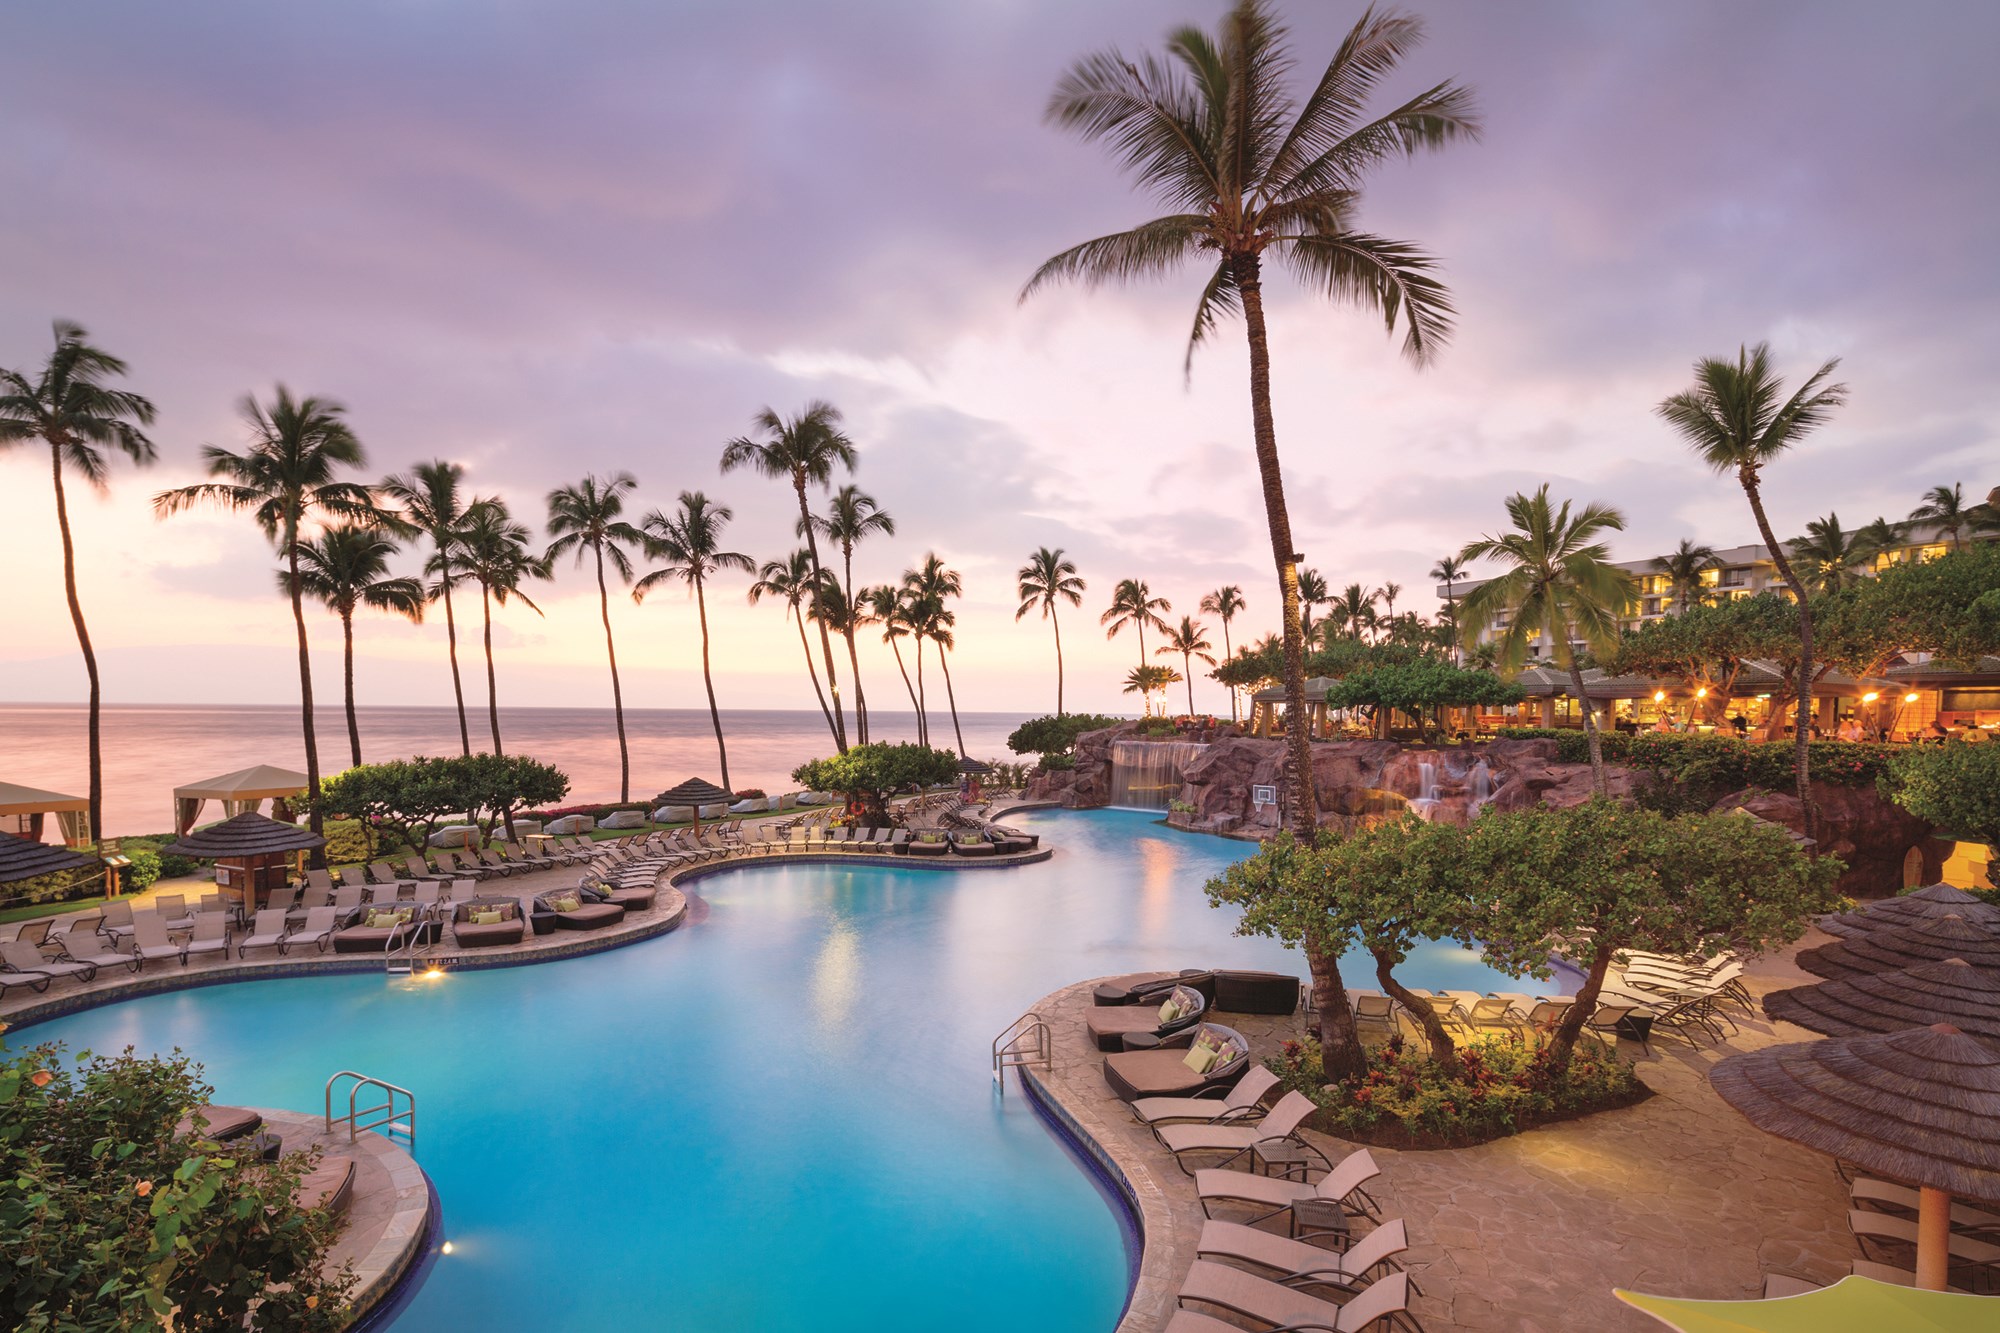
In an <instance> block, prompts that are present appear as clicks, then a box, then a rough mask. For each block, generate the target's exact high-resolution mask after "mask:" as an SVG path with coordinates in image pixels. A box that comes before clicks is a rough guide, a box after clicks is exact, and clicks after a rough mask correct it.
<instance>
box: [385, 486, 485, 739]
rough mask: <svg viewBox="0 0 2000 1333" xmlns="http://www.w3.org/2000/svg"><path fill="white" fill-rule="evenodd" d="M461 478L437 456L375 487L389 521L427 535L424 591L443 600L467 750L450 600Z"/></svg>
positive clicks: (461, 519)
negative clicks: (428, 547)
mask: <svg viewBox="0 0 2000 1333" xmlns="http://www.w3.org/2000/svg"><path fill="white" fill-rule="evenodd" d="M464 480H465V469H464V468H463V467H461V466H460V465H458V464H457V463H448V462H446V461H445V460H444V459H442V458H439V459H434V460H433V461H431V462H429V463H419V464H417V465H416V466H415V467H413V468H411V469H410V470H409V471H408V472H403V473H398V474H397V475H395V476H393V477H385V478H383V480H382V483H381V485H380V486H378V487H377V488H376V489H377V491H378V492H379V494H380V495H381V497H382V499H383V500H384V501H386V502H387V503H388V504H390V505H392V506H394V508H393V509H391V510H389V511H387V514H386V516H387V518H388V519H389V521H390V522H392V523H393V524H394V526H396V527H397V528H398V529H399V530H401V531H404V532H408V533H410V534H412V535H415V534H418V533H421V534H422V535H423V536H425V537H428V538H430V542H431V554H430V556H429V557H428V558H427V560H426V561H425V564H424V572H425V573H426V574H431V575H435V576H436V578H437V582H436V583H434V584H432V585H431V587H430V588H429V590H428V591H427V593H426V596H428V597H429V598H430V600H432V601H442V602H443V603H444V633H445V646H446V651H447V652H448V653H449V655H450V657H451V697H452V699H453V700H454V701H455V702H456V703H457V705H458V743H459V748H460V752H461V753H464V754H471V753H472V730H471V728H470V727H469V726H468V725H467V723H466V720H465V685H464V682H463V681H461V680H460V679H459V674H458V618H457V616H456V615H455V614H454V613H453V611H452V605H451V590H452V585H454V584H455V583H457V582H458V579H457V572H458V571H457V570H456V569H455V568H454V566H455V564H456V561H457V558H458V544H459V532H460V529H461V527H462V525H463V524H464V522H465V509H466V503H465V501H464V500H463V498H462V497H461V496H460V495H459V484H460V483H461V482H463V481H464ZM473 503H475V504H477V503H479V501H477V500H475V501H473Z"/></svg>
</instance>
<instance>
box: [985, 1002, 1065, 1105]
mask: <svg viewBox="0 0 2000 1333" xmlns="http://www.w3.org/2000/svg"><path fill="white" fill-rule="evenodd" d="M1030 1043H1032V1044H1030ZM1025 1065H1040V1066H1041V1067H1042V1068H1044V1069H1053V1068H1054V1067H1055V1052H1054V1050H1053V1048H1052V1045H1051V1037H1050V1033H1049V1025H1048V1022H1047V1020H1046V1019H1044V1018H1043V1017H1042V1016H1041V1015H1040V1014H1038V1013H1036V1012H1035V1011H1034V1010H1032V1009H1030V1010H1029V1011H1028V1012H1027V1013H1025V1014H1022V1015H1021V1016H1020V1017H1019V1018H1017V1019H1015V1020H1014V1021H1013V1022H1011V1023H1009V1024H1008V1025H1007V1026H1006V1028H1004V1029H1003V1030H1002V1031H1001V1033H1000V1035H999V1036H997V1037H995V1038H994V1039H993V1081H994V1082H996V1083H998V1084H999V1085H1000V1095H1001V1096H1003V1097H1004V1096H1006V1095H1007V1070H1008V1068H1009V1067H1010V1066H1013V1067H1020V1066H1025Z"/></svg>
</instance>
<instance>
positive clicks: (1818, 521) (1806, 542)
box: [1785, 514, 1870, 593]
mask: <svg viewBox="0 0 2000 1333" xmlns="http://www.w3.org/2000/svg"><path fill="white" fill-rule="evenodd" d="M1785 545H1786V546H1787V547H1788V548H1790V550H1791V555H1792V559H1793V560H1794V561H1795V562H1796V564H1797V567H1798V568H1800V569H1802V570H1803V571H1804V578H1805V580H1806V582H1807V585H1808V586H1809V587H1812V588H1814V589H1816V590H1817V591H1819V592H1823V593H1825V592H1839V591H1840V590H1841V589H1842V588H1845V587H1846V586H1847V585H1848V584H1850V583H1852V582H1853V581H1854V580H1855V578H1857V577H1858V575H1856V573H1855V566H1857V565H1860V564H1861V563H1863V562H1864V561H1866V560H1867V559H1868V556H1869V554H1870V552H1869V549H1868V542H1867V540H1866V539H1865V538H1863V537H1862V535H1861V533H1859V532H1848V531H1846V530H1845V529H1843V528H1842V527H1841V526H1840V515H1839V514H1828V515H1827V516H1826V517H1825V518H1815V519H1812V520H1811V521H1809V522H1808V523H1807V524H1806V535H1805V536H1803V537H1794V538H1792V540H1790V541H1789V542H1786V543H1785Z"/></svg>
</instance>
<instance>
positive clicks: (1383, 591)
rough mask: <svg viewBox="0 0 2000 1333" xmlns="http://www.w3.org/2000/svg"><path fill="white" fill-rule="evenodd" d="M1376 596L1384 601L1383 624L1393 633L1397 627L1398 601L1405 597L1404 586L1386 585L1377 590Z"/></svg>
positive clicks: (1397, 584) (1396, 584) (1398, 584)
mask: <svg viewBox="0 0 2000 1333" xmlns="http://www.w3.org/2000/svg"><path fill="white" fill-rule="evenodd" d="M1375 595H1376V596H1377V597H1380V598H1381V599H1382V622H1383V624H1385V625H1387V626H1388V627H1389V629H1391V630H1392V631H1393V630H1394V629H1395V627H1396V599H1397V598H1398V597H1401V596H1402V595H1403V585H1402V584H1400V583H1384V584H1383V585H1382V586H1381V587H1379V588H1377V589H1376V590H1375Z"/></svg>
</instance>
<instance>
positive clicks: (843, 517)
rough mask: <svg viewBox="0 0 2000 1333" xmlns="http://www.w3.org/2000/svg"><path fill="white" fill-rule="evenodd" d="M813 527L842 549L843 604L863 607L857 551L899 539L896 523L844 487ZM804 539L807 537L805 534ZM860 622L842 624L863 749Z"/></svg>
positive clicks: (864, 704) (857, 491)
mask: <svg viewBox="0 0 2000 1333" xmlns="http://www.w3.org/2000/svg"><path fill="white" fill-rule="evenodd" d="M811 523H812V525H816V526H817V527H818V528H819V532H820V535H821V536H823V537H825V538H827V539H828V540H829V541H831V542H833V543H834V544H835V545H836V546H838V547H839V548H840V563H841V569H842V571H843V572H842V577H841V580H840V595H841V600H842V602H843V603H845V604H847V605H848V606H849V607H850V608H852V607H854V606H856V605H858V604H859V602H860V600H861V591H860V589H858V588H856V587H855V586H854V548H855V546H856V544H857V543H859V542H860V541H861V540H862V539H863V538H865V537H867V536H869V535H870V534H871V533H876V532H879V533H881V534H882V535H884V536H886V537H893V536H895V535H896V520H895V519H893V518H891V517H889V515H888V514H886V513H884V512H883V510H882V506H880V505H879V504H877V503H875V497H874V496H872V495H868V494H866V493H865V492H863V491H862V490H861V489H860V488H859V487H857V486H842V487H841V488H840V489H839V490H837V491H835V492H834V493H833V498H832V499H831V500H829V501H828V502H827V507H826V517H824V518H821V517H819V516H817V515H814V516H813V518H812V520H811ZM799 535H800V536H801V537H803V536H805V535H806V534H805V533H804V532H803V531H801V532H800V533H799ZM859 623H860V618H859V617H858V616H856V615H854V614H852V613H851V612H850V614H848V615H847V616H845V617H844V618H843V620H842V623H841V633H842V634H843V635H844V636H845V637H846V639H847V671H848V674H849V675H850V676H852V677H854V726H855V734H856V737H857V739H859V740H860V742H861V743H862V744H863V745H866V744H867V743H868V696H867V694H866V693H865V692H863V690H862V688H861V655H860V653H859V652H858V651H857V650H856V649H855V646H854V630H855V626H856V625H858V624H859Z"/></svg>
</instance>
